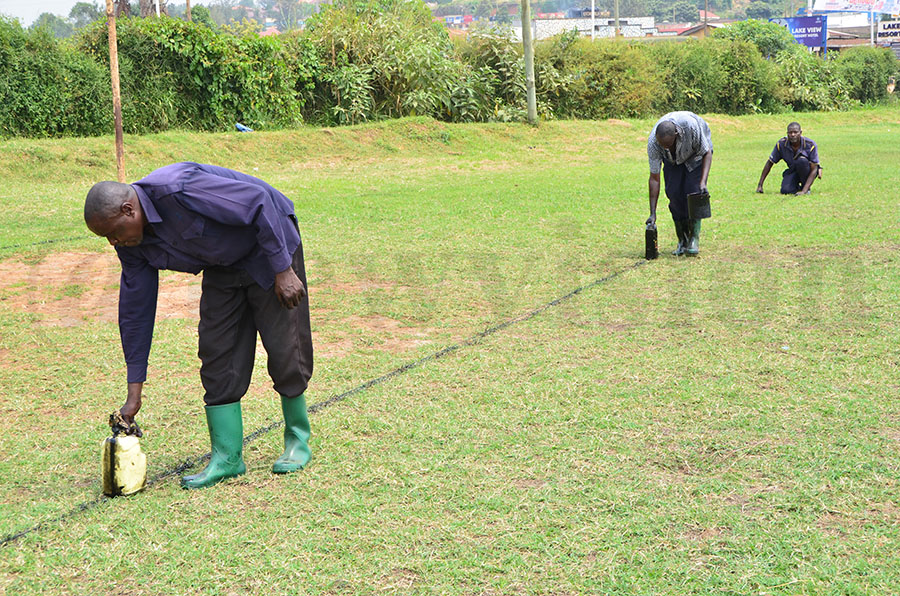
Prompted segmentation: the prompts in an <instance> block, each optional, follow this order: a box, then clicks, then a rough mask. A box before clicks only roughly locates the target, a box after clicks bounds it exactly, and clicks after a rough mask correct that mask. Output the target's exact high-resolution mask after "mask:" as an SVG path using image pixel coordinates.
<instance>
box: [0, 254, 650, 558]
mask: <svg viewBox="0 0 900 596" xmlns="http://www.w3.org/2000/svg"><path fill="white" fill-rule="evenodd" d="M647 262H648V261H646V260H644V259H641V260H640V261H636V262H635V263H633V264H631V265H629V266H628V267H624V268H622V269H619V270H617V271H613V272H612V273H609V274H607V275H606V276H604V277H601V278H598V279H595V280H594V281H592V282H590V283H586V284H584V285H582V286H579V287H577V288H575V289H574V290H572V291H570V292H569V293H568V294H565V295H563V296H560V297H558V298H554V299H553V300H551V301H550V302H547V303H546V304H544V305H542V306H539V307H537V308H535V309H533V310H530V311H528V312H526V313H524V314H521V315H519V316H517V317H513V318H511V319H507V320H506V321H503V322H502V323H498V324H497V325H494V326H492V327H488V328H487V329H485V330H484V331H481V332H479V333H476V334H475V335H472V336H469V337H468V338H466V339H464V340H462V341H460V342H459V343H456V344H453V345H450V346H447V347H445V348H443V349H441V350H438V351H437V352H434V353H433V354H429V355H427V356H423V357H422V358H419V359H418V360H413V361H412V362H407V363H406V364H404V365H402V366H398V367H397V368H395V369H394V370H392V371H390V372H388V373H386V374H383V375H381V376H380V377H376V378H374V379H370V380H368V381H366V382H364V383H361V384H359V385H357V386H356V387H353V388H352V389H348V390H347V391H344V392H343V393H340V394H338V395H335V396H332V397H329V398H328V399H326V400H323V401H320V402H316V403H314V404H312V405H310V406H309V408H308V412H309V413H310V414H314V413H316V412H318V411H320V410H324V409H325V408H327V407H329V406H332V405H334V404H336V403H339V402H342V401H344V400H345V399H347V398H349V397H352V396H354V395H356V394H358V393H362V392H363V391H365V390H367V389H370V388H372V387H375V386H376V385H381V384H382V383H385V382H386V381H389V380H391V379H393V378H394V377H397V376H399V375H402V374H404V373H407V372H409V371H411V370H413V369H416V368H419V367H421V366H423V365H424V364H427V363H428V362H431V361H433V360H438V359H440V358H443V357H444V356H447V355H449V354H452V353H454V352H458V351H459V350H461V349H463V348H468V347H471V346H474V345H477V344H479V343H481V342H482V341H483V340H484V339H486V338H488V337H490V336H492V335H494V334H496V333H498V332H500V331H503V330H504V329H507V328H509V327H511V326H513V325H516V324H518V323H523V322H525V321H528V320H530V319H533V318H534V317H536V316H538V315H540V314H541V313H543V312H545V311H547V310H549V309H551V308H553V307H554V306H558V305H559V304H562V303H563V302H565V301H567V300H570V299H572V298H574V297H575V296H577V295H578V294H581V293H582V292H585V291H587V290H590V289H592V288H595V287H597V286H599V285H601V284H604V283H607V282H609V281H612V280H613V279H615V278H617V277H619V276H621V275H623V274H625V273H628V272H629V271H633V270H635V269H637V268H638V267H641V266H642V265H645V264H646V263H647ZM282 426H284V420H277V421H275V422H272V423H271V424H269V425H267V426H263V427H260V428H258V429H256V430H255V431H253V432H252V433H250V434H248V435H247V436H245V437H244V445H247V444H249V443H251V442H253V441H255V440H256V439H258V438H259V437H261V436H263V435H265V434H267V433H269V432H271V431H273V430H276V429H278V428H281V427H282ZM211 455H212V453H211V452H209V453H206V454H204V455H198V456H196V457H191V458H188V459H186V460H184V461H183V462H182V463H180V464H178V465H177V466H175V467H174V468H171V469H169V470H165V471H163V472H160V473H159V474H157V475H156V476H154V477H153V478H151V479H149V480H148V481H147V489H149V488H151V487H152V486H153V485H155V484H158V483H160V482H162V481H163V480H165V479H166V478H169V477H170V476H175V475H177V474H181V473H182V472H184V471H186V470H188V469H190V468H193V467H194V466H196V465H197V464H199V463H201V462H203V461H206V460H208V459H209V458H210V456H211ZM109 500H110V497H106V496H104V495H100V496H98V497H96V498H94V499H92V500H90V501H85V502H83V503H81V504H79V505H76V506H75V507H73V508H72V509H71V510H70V511H67V512H66V513H63V514H61V515H58V516H56V517H54V518H51V519H48V520H44V521H42V522H39V523H37V524H35V525H33V526H31V527H30V528H27V529H25V530H21V531H19V532H16V533H13V534H9V535H8V536H5V537H4V538H2V539H0V548H3V547H5V546H8V545H10V544H12V543H13V542H15V541H17V540H18V539H20V538H23V537H25V536H27V535H29V534H33V533H36V532H40V531H42V530H45V529H47V528H49V527H50V526H53V525H56V524H62V523H63V522H65V521H66V520H68V519H70V518H73V517H75V516H76V515H79V514H80V513H84V512H86V511H90V510H92V509H94V508H96V507H97V506H99V505H101V504H103V503H104V502H106V501H109Z"/></svg>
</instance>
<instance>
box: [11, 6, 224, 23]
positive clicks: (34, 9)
mask: <svg viewBox="0 0 900 596" xmlns="http://www.w3.org/2000/svg"><path fill="white" fill-rule="evenodd" d="M78 1H79V0H0V13H2V14H4V15H6V16H8V17H16V18H18V19H19V22H20V23H22V25H24V26H25V27H27V26H28V25H30V24H31V23H33V22H34V20H35V19H36V18H38V15H40V14H41V13H43V12H50V13H53V14H57V15H59V16H61V17H67V16H69V11H70V10H72V7H73V6H75V4H76V3H77V2H78ZM83 1H85V2H91V3H92V4H99V5H100V6H101V7H103V9H104V10H106V0H83ZM179 3H180V4H184V2H183V1H181V2H179ZM136 4H137V2H135V5H136ZM197 4H206V3H205V2H203V1H202V0H201V1H199V2H198V1H194V2H191V6H194V5H197Z"/></svg>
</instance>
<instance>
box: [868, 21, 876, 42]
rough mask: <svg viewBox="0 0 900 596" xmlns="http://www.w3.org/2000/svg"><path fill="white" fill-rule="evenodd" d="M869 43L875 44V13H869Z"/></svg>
mask: <svg viewBox="0 0 900 596" xmlns="http://www.w3.org/2000/svg"><path fill="white" fill-rule="evenodd" d="M869 43H870V44H872V46H873V47H874V46H875V13H874V12H870V13H869Z"/></svg>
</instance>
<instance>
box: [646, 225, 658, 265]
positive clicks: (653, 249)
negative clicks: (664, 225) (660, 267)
mask: <svg viewBox="0 0 900 596" xmlns="http://www.w3.org/2000/svg"><path fill="white" fill-rule="evenodd" d="M658 256H659V244H658V243H657V241H656V226H655V225H654V224H649V225H647V229H646V230H645V231H644V258H645V259H647V260H648V261H652V260H653V259H655V258H656V257H658Z"/></svg>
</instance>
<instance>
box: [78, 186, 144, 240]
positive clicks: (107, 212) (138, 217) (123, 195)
mask: <svg viewBox="0 0 900 596" xmlns="http://www.w3.org/2000/svg"><path fill="white" fill-rule="evenodd" d="M84 223H86V224H87V227H88V229H89V230H90V231H92V232H93V233H95V234H97V235H98V236H104V237H106V239H107V240H108V241H109V243H110V244H112V245H113V246H137V245H138V244H140V243H141V241H142V240H143V238H144V224H145V219H144V210H143V209H142V208H141V201H140V199H138V196H137V193H136V192H135V190H134V188H132V187H131V185H129V184H122V183H121V182H98V183H97V184H95V185H94V186H93V187H91V190H89V191H88V194H87V198H85V200H84Z"/></svg>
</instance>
